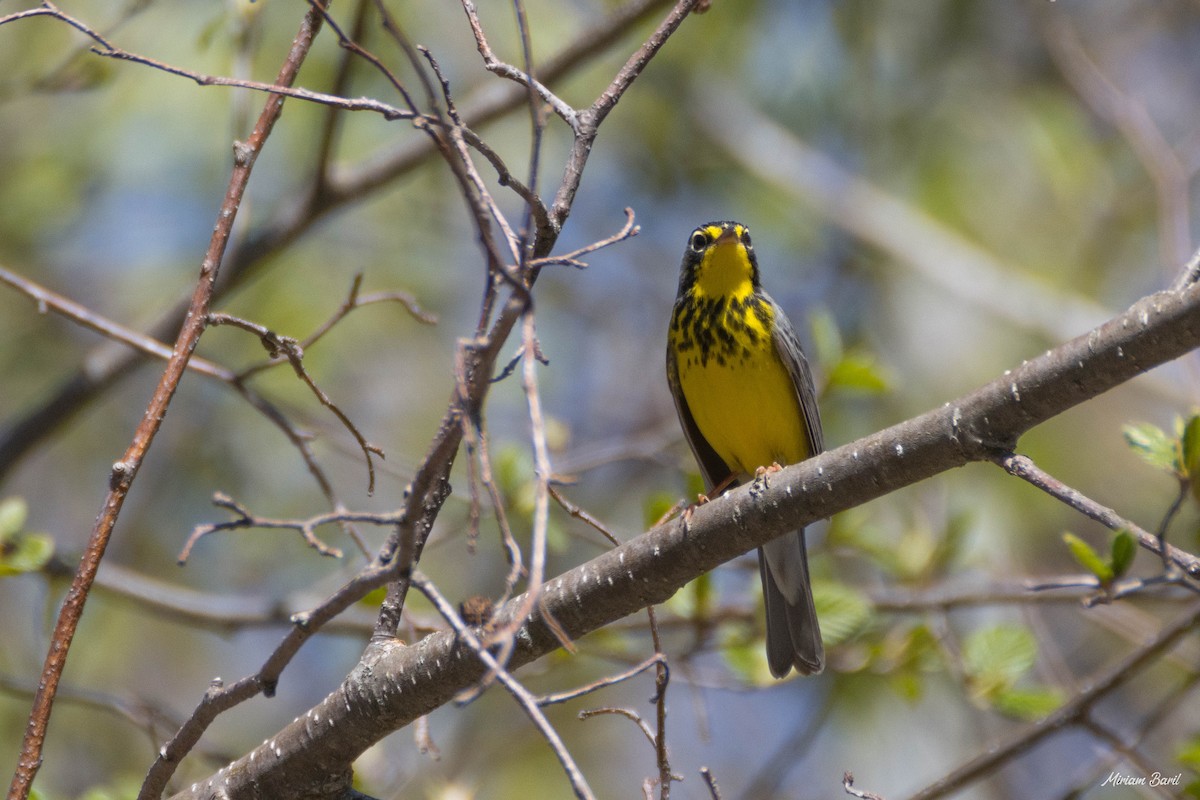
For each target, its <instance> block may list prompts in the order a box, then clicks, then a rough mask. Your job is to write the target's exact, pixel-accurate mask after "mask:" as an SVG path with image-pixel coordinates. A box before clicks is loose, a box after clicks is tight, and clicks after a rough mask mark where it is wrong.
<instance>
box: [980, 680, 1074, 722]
mask: <svg viewBox="0 0 1200 800" xmlns="http://www.w3.org/2000/svg"><path fill="white" fill-rule="evenodd" d="M1062 702H1063V698H1062V694H1061V693H1060V692H1058V691H1057V690H1055V689H1052V688H1050V687H1046V686H1043V687H1038V688H1034V689H1005V690H1003V691H1000V692H997V693H996V695H995V696H994V697H993V698H992V704H993V706H994V707H995V708H996V710H997V711H999V712H1000V713H1002V714H1006V715H1008V716H1010V717H1016V718H1017V719H1022V720H1026V721H1028V722H1035V721H1037V720H1039V719H1042V718H1043V717H1045V716H1047V715H1049V714H1050V713H1052V712H1053V711H1054V710H1055V709H1057V708H1058V707H1059V706H1061V705H1062Z"/></svg>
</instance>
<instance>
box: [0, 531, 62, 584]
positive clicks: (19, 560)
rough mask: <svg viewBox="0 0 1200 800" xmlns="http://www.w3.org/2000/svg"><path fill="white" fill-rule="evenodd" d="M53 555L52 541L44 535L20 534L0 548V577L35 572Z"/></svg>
mask: <svg viewBox="0 0 1200 800" xmlns="http://www.w3.org/2000/svg"><path fill="white" fill-rule="evenodd" d="M52 555H54V540H53V539H51V538H50V537H49V536H48V535H46V534H44V533H22V534H19V535H17V536H15V537H13V538H12V539H9V540H8V541H6V542H5V543H4V546H3V548H0V576H4V575H19V574H21V573H23V572H36V571H38V570H39V569H41V568H42V567H43V566H45V565H46V562H47V561H49V560H50V557H51V556H52Z"/></svg>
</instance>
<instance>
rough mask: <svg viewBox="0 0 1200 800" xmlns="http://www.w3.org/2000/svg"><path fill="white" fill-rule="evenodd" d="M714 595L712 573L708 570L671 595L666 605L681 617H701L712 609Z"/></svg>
mask: <svg viewBox="0 0 1200 800" xmlns="http://www.w3.org/2000/svg"><path fill="white" fill-rule="evenodd" d="M712 595H713V591H712V573H710V572H706V573H704V574H703V575H701V576H700V577H699V578H696V579H695V580H693V581H689V582H688V583H687V584H686V585H685V586H684V587H683V588H682V589H680V590H679V591H678V592H676V593H675V594H673V595H671V597H670V598H669V599H668V600H667V602H666V603H665V605H666V607H667V608H669V609H670V610H671V611H673V612H674V613H676V614H678V615H679V616H681V617H686V618H687V619H699V618H703V617H705V616H707V615H708V614H709V613H710V612H711V611H712Z"/></svg>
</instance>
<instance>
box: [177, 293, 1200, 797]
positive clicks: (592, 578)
mask: <svg viewBox="0 0 1200 800" xmlns="http://www.w3.org/2000/svg"><path fill="white" fill-rule="evenodd" d="M1198 346H1200V285H1195V284H1193V285H1191V286H1189V287H1188V288H1187V289H1186V290H1184V291H1182V292H1160V293H1158V294H1155V295H1152V296H1150V297H1146V298H1144V299H1142V300H1140V301H1139V302H1138V303H1136V304H1134V305H1133V306H1132V307H1131V308H1130V309H1129V310H1128V311H1126V312H1125V313H1123V314H1121V315H1120V316H1118V317H1115V318H1113V319H1111V320H1109V321H1108V322H1106V323H1104V324H1103V325H1101V326H1100V327H1098V328H1095V329H1094V330H1092V331H1090V332H1089V333H1087V334H1084V335H1083V336H1080V337H1077V338H1076V339H1074V340H1072V341H1070V342H1068V343H1066V344H1064V345H1062V346H1060V347H1058V348H1056V349H1054V350H1052V351H1049V352H1047V353H1045V354H1043V355H1041V356H1039V357H1038V358H1035V359H1033V360H1031V361H1027V362H1025V363H1023V364H1022V365H1021V366H1020V367H1018V368H1016V369H1014V370H1011V371H1009V372H1006V373H1005V374H1004V375H1002V376H1001V377H999V378H997V379H996V380H994V381H992V382H991V383H989V384H987V385H985V386H983V387H981V388H980V389H978V390H976V391H974V392H972V393H970V394H968V395H965V396H963V397H961V398H958V399H957V400H954V401H952V402H950V403H946V404H945V405H943V406H942V407H940V408H938V409H935V410H933V411H930V412H928V413H926V414H923V415H921V416H919V417H915V418H913V419H910V420H908V421H906V422H902V423H900V424H899V425H895V426H893V427H891V428H888V429H886V430H883V431H880V432H879V433H876V434H873V435H871V436H868V437H866V438H864V439H860V440H859V441H857V442H853V443H851V444H848V445H845V446H843V447H839V448H837V449H836V450H831V451H829V452H826V453H824V454H822V455H821V456H819V457H817V458H814V459H811V460H809V461H806V462H803V463H801V464H797V465H793V466H790V467H787V468H785V469H784V470H783V471H781V472H779V473H776V474H775V475H772V476H771V479H770V483H769V485H767V484H765V483H764V482H761V481H760V482H757V483H755V484H751V485H749V486H744V487H742V488H740V489H737V490H735V491H732V492H729V493H728V494H726V495H724V496H722V497H721V498H719V499H717V500H715V501H713V502H711V503H707V504H705V505H703V506H700V507H698V508H697V509H696V510H695V512H694V513H693V514H692V515H691V516H690V518H689V519H688V520H687V521H686V522H685V521H683V520H679V519H677V520H675V521H673V522H670V523H668V524H665V525H662V526H659V527H657V528H654V529H653V530H650V531H648V532H647V533H645V534H643V535H641V536H638V537H637V538H635V539H633V540H631V541H629V542H627V543H625V544H624V545H622V546H620V547H618V548H616V549H614V550H611V551H608V552H606V553H604V554H602V555H600V556H599V557H597V558H595V559H593V560H591V561H589V562H588V563H586V564H582V565H580V566H579V567H576V568H575V569H573V570H571V571H570V572H567V573H565V574H563V575H561V576H559V577H558V578H555V579H552V580H551V581H549V582H548V583H547V584H546V585H545V586H544V587H542V593H541V595H542V602H541V603H540V604H538V606H537V607H535V608H534V609H533V610H532V611H531V612H530V613H529V614H528V616H527V617H526V618H524V619H523V620H521V627H520V630H519V631H518V634H517V636H516V638H515V647H514V649H513V653H512V657H511V659H510V661H509V668H510V669H517V668H518V667H520V666H521V665H523V664H526V663H529V662H530V661H533V660H534V659H536V658H539V657H540V656H542V655H545V654H546V653H549V652H551V651H552V650H555V649H557V648H558V647H559V646H560V639H559V634H560V632H563V631H565V632H566V633H567V635H569V636H570V637H571V638H572V639H573V640H578V639H579V638H581V637H582V636H584V635H586V634H587V633H589V632H591V631H594V630H596V629H598V628H601V627H603V626H605V625H607V624H609V623H611V622H614V621H616V620H618V619H620V618H622V617H624V616H627V615H629V614H632V613H634V612H635V611H638V610H640V609H642V608H645V607H646V606H648V605H653V604H656V603H661V602H663V601H665V600H666V599H667V598H669V597H670V596H671V595H672V594H674V593H675V591H676V590H678V589H679V588H680V587H681V586H683V585H684V584H686V583H687V582H688V581H690V580H692V579H694V578H696V577H697V576H699V575H701V574H703V573H704V572H707V571H708V570H710V569H713V568H714V567H716V566H718V565H720V564H722V563H724V562H726V561H729V560H731V559H733V558H736V557H738V556H739V555H741V554H743V553H745V552H748V551H749V550H751V549H753V548H755V547H757V546H759V545H761V544H763V543H765V542H767V541H769V540H770V539H772V538H773V537H775V536H778V535H780V534H782V533H785V532H787V531H790V530H793V529H795V528H796V527H797V526H798V525H806V524H809V523H812V522H816V521H817V520H820V519H823V518H825V517H828V516H830V515H832V514H835V513H837V512H839V511H844V510H846V509H848V508H852V507H854V506H857V505H861V504H863V503H865V502H867V501H869V500H873V499H875V498H878V497H881V496H883V495H885V494H887V493H889V492H891V491H894V490H896V489H899V488H901V487H904V486H908V485H911V484H913V483H916V482H918V481H921V480H924V479H925V478H928V477H931V476H933V475H936V474H938V473H941V472H945V471H947V470H950V469H952V468H954V467H959V466H962V465H964V464H967V463H969V462H972V461H984V460H989V459H991V458H992V457H993V456H994V455H995V453H996V452H997V450H998V449H1001V450H1002V449H1009V448H1011V447H1012V446H1013V445H1014V444H1015V442H1016V441H1017V439H1018V438H1019V437H1020V436H1021V435H1022V434H1023V433H1025V432H1026V431H1028V430H1029V429H1030V428H1032V427H1034V426H1036V425H1038V424H1040V423H1042V422H1045V421H1046V420H1048V419H1050V418H1051V417H1053V416H1055V415H1057V414H1060V413H1062V412H1063V411H1066V410H1068V409H1070V408H1072V407H1074V406H1076V405H1078V404H1080V403H1082V402H1084V401H1086V400H1088V399H1090V398H1093V397H1096V396H1097V395H1099V394H1102V393H1103V392H1105V391H1108V390H1109V389H1112V388H1113V387H1115V386H1118V385H1120V384H1121V383H1123V382H1125V381H1127V380H1129V379H1130V378H1133V377H1135V376H1137V375H1139V374H1141V373H1142V372H1145V371H1146V370H1148V369H1151V368H1153V367H1156V366H1158V365H1160V364H1163V363H1165V362H1167V361H1170V360H1172V359H1174V358H1178V357H1179V356H1181V355H1183V354H1185V353H1187V352H1189V351H1190V350H1192V349H1194V348H1196V347H1198ZM523 605H524V597H523V596H521V597H516V598H514V599H513V600H511V601H510V602H508V603H507V604H506V605H505V606H504V607H503V608H502V609H501V610H500V612H499V615H498V618H497V619H496V620H495V622H496V624H498V625H504V624H506V623H509V622H512V621H513V620H512V615H513V614H514V612H515V610H516V609H520V608H522V607H523ZM543 608H544V609H545V611H546V612H547V613H549V614H550V615H552V616H553V618H554V625H553V626H552V625H550V624H547V622H546V621H545V620H544V619H543V616H542V609H543ZM556 631H557V632H556ZM485 672H486V668H485V667H484V666H483V665H482V664H481V663H480V662H479V660H478V659H477V658H476V657H475V656H474V655H473V654H472V653H471V651H470V650H469V648H467V647H466V646H465V645H464V644H463V643H461V642H459V641H458V640H457V639H456V637H455V635H454V634H453V633H452V632H442V633H437V634H433V635H431V636H428V637H426V638H425V639H423V640H422V641H420V642H419V643H417V644H415V645H413V646H410V647H404V646H401V645H399V644H398V643H395V642H385V643H379V644H377V645H375V646H373V647H372V648H371V649H370V650H368V653H367V656H366V657H365V658H364V660H363V661H362V662H361V663H360V665H359V667H358V668H357V669H356V670H355V672H354V673H353V674H352V675H351V676H350V677H349V678H347V680H346V681H345V682H344V683H343V685H342V686H341V687H339V688H338V689H337V690H335V691H334V692H333V693H332V694H330V695H329V696H328V697H327V698H326V699H325V700H324V701H323V702H322V703H321V704H319V705H318V706H317V707H315V708H313V709H312V710H311V711H310V712H308V713H307V714H306V715H305V716H304V717H302V718H300V719H299V720H298V721H297V722H295V723H293V724H292V725H290V726H288V727H287V728H285V729H284V730H283V731H281V732H280V734H279V736H277V737H274V738H273V739H272V740H270V742H269V743H268V745H264V746H263V747H260V748H258V749H257V750H255V751H254V752H252V753H250V754H247V755H246V756H245V757H243V758H242V759H239V760H238V761H237V762H235V763H234V764H232V765H230V767H229V768H227V769H226V770H224V771H223V772H222V773H221V774H220V775H218V776H214V777H213V778H210V779H209V780H208V781H203V782H200V783H198V784H196V785H195V786H194V787H192V788H191V789H189V790H188V791H185V792H182V793H180V794H179V795H177V797H178V798H207V797H210V796H212V794H213V793H214V792H216V791H218V790H219V791H221V792H224V793H226V794H225V796H228V797H231V798H250V797H273V798H288V797H299V796H302V795H299V794H296V793H295V791H294V787H295V786H297V785H306V782H311V781H313V780H316V778H317V775H316V773H315V772H313V770H324V772H323V773H322V774H326V775H327V774H329V772H330V771H331V770H333V769H335V768H336V767H337V766H338V765H348V764H350V763H352V762H353V760H354V759H355V758H356V757H357V756H358V755H359V754H360V753H361V752H363V751H364V750H365V749H366V748H367V747H369V746H370V745H371V744H373V743H374V742H376V741H378V740H379V739H381V738H383V737H384V736H386V735H387V734H388V733H390V732H391V731H393V730H396V729H398V728H400V727H403V726H404V725H407V724H409V723H410V722H412V721H413V720H415V719H417V718H419V717H421V716H423V715H425V714H427V713H429V712H430V711H432V710H434V709H436V708H437V707H439V706H441V705H442V704H444V703H446V702H448V701H449V700H450V699H451V698H453V697H454V696H455V695H456V694H457V693H458V692H460V691H462V690H463V689H466V688H469V687H470V686H472V685H473V684H474V683H475V682H476V681H478V680H479V679H480V678H481V677H482V676H483V675H484V674H485ZM314 719H316V720H319V724H314ZM283 740H287V741H292V742H296V743H297V744H300V743H302V744H303V747H298V748H297V749H295V750H284V749H282V748H280V747H279V745H278V742H279V741H283Z"/></svg>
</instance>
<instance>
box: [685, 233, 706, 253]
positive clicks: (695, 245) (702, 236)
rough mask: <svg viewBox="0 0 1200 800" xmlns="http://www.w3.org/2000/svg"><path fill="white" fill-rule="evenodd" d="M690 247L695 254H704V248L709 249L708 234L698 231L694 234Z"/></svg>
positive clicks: (689, 243)
mask: <svg viewBox="0 0 1200 800" xmlns="http://www.w3.org/2000/svg"><path fill="white" fill-rule="evenodd" d="M688 247H690V248H691V249H692V252H693V253H703V252H704V248H706V247H708V234H707V233H705V232H704V231H696V232H695V233H693V234H692V239H691V241H690V242H688Z"/></svg>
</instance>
